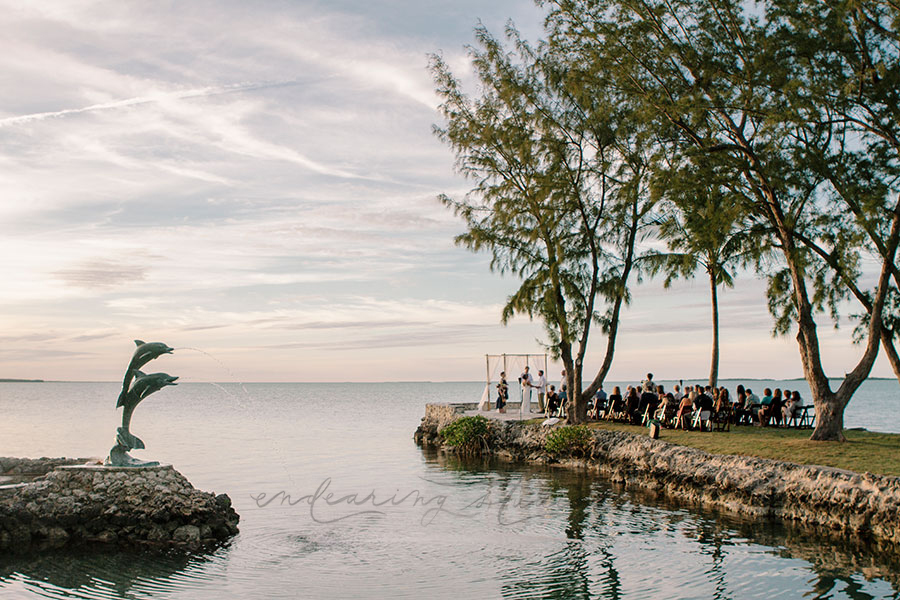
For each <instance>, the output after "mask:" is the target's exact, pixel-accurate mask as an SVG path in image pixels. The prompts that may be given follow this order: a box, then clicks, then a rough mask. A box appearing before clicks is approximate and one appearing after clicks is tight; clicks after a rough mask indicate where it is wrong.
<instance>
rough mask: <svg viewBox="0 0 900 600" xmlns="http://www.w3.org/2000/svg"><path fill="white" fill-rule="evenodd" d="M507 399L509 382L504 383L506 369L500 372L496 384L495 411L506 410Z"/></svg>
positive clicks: (503, 411)
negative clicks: (498, 381) (498, 380)
mask: <svg viewBox="0 0 900 600" xmlns="http://www.w3.org/2000/svg"><path fill="white" fill-rule="evenodd" d="M507 400H509V384H508V383H506V371H503V372H501V373H500V383H498V384H497V412H501V413H505V412H506V401H507Z"/></svg>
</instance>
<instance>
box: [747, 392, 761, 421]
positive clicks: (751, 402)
mask: <svg viewBox="0 0 900 600" xmlns="http://www.w3.org/2000/svg"><path fill="white" fill-rule="evenodd" d="M747 409H748V410H749V411H750V421H751V422H757V415H758V414H759V396H757V395H756V394H754V393H753V390H751V389H750V388H747Z"/></svg>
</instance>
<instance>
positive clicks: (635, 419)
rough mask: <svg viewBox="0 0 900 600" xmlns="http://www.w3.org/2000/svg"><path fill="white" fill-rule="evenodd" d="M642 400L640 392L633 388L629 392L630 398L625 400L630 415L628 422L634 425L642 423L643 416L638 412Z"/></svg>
mask: <svg viewBox="0 0 900 600" xmlns="http://www.w3.org/2000/svg"><path fill="white" fill-rule="evenodd" d="M640 404H641V399H640V397H639V396H638V392H637V390H636V389H635V388H631V389H629V390H628V397H627V398H625V412H626V413H627V414H628V420H629V421H630V422H631V423H632V424H633V425H637V424H638V423H640V422H641V415H640V413H639V412H638V408H640Z"/></svg>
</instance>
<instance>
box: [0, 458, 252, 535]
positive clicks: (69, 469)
mask: <svg viewBox="0 0 900 600" xmlns="http://www.w3.org/2000/svg"><path fill="white" fill-rule="evenodd" d="M17 460H21V459H0V464H2V465H4V466H5V467H6V466H8V465H14V466H13V469H15V468H16V466H23V470H20V472H23V473H24V472H28V473H35V472H39V470H40V468H42V467H46V470H45V473H46V474H44V475H42V476H38V477H37V478H35V479H34V480H33V481H31V482H29V483H24V484H18V485H9V486H6V487H5V489H0V552H19V551H27V550H31V549H42V548H46V547H60V546H64V545H67V544H77V543H102V544H123V545H150V546H162V547H186V548H199V547H201V546H204V545H209V544H214V543H216V542H219V541H222V540H225V539H227V538H228V537H230V536H232V535H234V534H235V533H237V531H238V528H237V523H238V520H239V517H238V514H237V513H236V512H235V511H234V509H233V508H232V507H231V499H230V498H229V497H228V496H227V495H226V494H219V495H218V496H217V495H214V494H211V493H208V492H203V491H201V490H198V489H196V488H194V486H192V485H191V484H190V482H189V481H188V480H187V479H186V478H185V477H184V476H183V475H182V474H181V473H179V472H178V471H176V470H175V469H173V468H172V467H171V466H168V465H163V466H158V467H146V468H123V467H102V466H99V465H83V462H82V466H71V465H69V466H59V465H58V463H57V464H55V465H51V464H49V463H48V462H47V461H59V460H62V461H63V462H69V461H70V460H73V459H37V461H38V462H36V463H33V464H28V463H27V462H25V461H31V460H34V459H24V461H23V462H15V461H17ZM41 461H44V462H41ZM24 466H28V468H30V469H31V470H30V471H28V470H24ZM4 474H6V472H4Z"/></svg>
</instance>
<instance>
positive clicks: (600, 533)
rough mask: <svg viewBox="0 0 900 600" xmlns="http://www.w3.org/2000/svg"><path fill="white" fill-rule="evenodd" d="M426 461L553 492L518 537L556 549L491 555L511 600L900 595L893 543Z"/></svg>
mask: <svg viewBox="0 0 900 600" xmlns="http://www.w3.org/2000/svg"><path fill="white" fill-rule="evenodd" d="M425 458H426V460H427V461H428V462H429V463H431V464H433V465H435V466H439V467H440V469H442V470H443V471H445V472H449V473H452V474H455V475H457V476H458V478H459V480H461V481H462V480H465V482H466V485H469V486H471V485H476V484H477V483H478V482H479V481H480V482H481V484H482V485H485V484H487V485H491V486H496V487H497V488H500V489H509V488H511V487H514V486H516V485H521V486H522V489H523V492H522V493H523V494H524V495H525V496H526V497H527V496H542V497H544V498H545V499H546V498H552V503H550V505H548V504H547V503H546V502H545V503H544V504H540V503H536V504H535V505H533V506H532V507H531V509H530V510H532V512H534V511H535V510H537V512H535V514H532V515H531V516H532V517H535V520H536V521H537V522H536V523H534V524H533V525H532V526H531V527H530V530H523V531H522V532H520V533H527V532H528V531H531V532H539V533H541V534H546V535H548V536H551V537H552V536H554V535H555V536H556V538H557V539H556V541H555V542H553V543H552V546H553V550H552V551H550V552H548V553H546V554H545V555H544V556H530V557H521V556H515V555H513V556H509V557H503V556H498V557H494V560H496V562H497V566H498V579H499V580H500V581H502V582H504V583H503V586H502V589H501V592H502V596H503V597H504V598H526V597H543V598H604V599H610V600H618V599H620V598H626V597H627V598H653V597H666V598H714V599H720V600H726V599H736V598H746V597H765V598H773V599H774V598H799V597H804V598H822V599H826V598H827V599H837V598H847V599H850V600H871V599H875V598H900V593H898V590H900V553H898V551H897V549H896V548H883V547H877V546H873V545H871V544H870V543H869V542H867V541H866V540H863V539H856V538H846V537H844V536H840V535H837V534H835V533H834V532H828V531H817V530H813V529H810V528H807V527H799V526H796V525H791V524H783V523H778V522H773V521H770V520H763V519H752V518H742V517H741V516H740V515H734V514H721V513H716V512H711V511H705V510H701V509H697V508H692V507H686V506H679V505H677V504H673V503H671V502H664V501H661V500H659V499H657V498H655V497H652V496H647V495H642V494H640V493H637V492H632V491H626V490H624V489H620V488H616V487H614V486H612V485H611V484H610V483H609V482H607V481H605V480H603V479H601V478H599V477H597V476H594V475H591V474H586V473H579V472H571V471H567V470H561V469H552V468H542V467H533V466H520V465H510V464H508V463H503V462H497V461H493V460H489V459H480V458H479V459H462V458H459V457H455V456H450V455H444V454H439V453H433V452H429V453H428V454H426V455H425ZM524 490H528V491H524ZM535 507H537V509H535ZM522 510H526V511H527V510H529V509H528V508H527V507H526V508H524V509H522ZM542 513H543V514H542Z"/></svg>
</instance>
